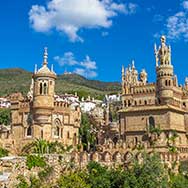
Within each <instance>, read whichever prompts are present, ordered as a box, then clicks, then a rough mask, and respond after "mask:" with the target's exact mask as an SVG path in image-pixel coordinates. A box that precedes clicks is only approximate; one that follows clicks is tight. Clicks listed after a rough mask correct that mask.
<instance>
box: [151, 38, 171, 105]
mask: <svg viewBox="0 0 188 188" xmlns="http://www.w3.org/2000/svg"><path fill="white" fill-rule="evenodd" d="M154 48H155V58H156V73H157V84H156V87H157V88H156V91H157V97H158V102H159V103H160V104H167V103H169V102H170V100H171V99H172V98H173V77H174V76H173V66H172V65H171V47H170V46H167V45H166V37H165V36H162V37H161V45H160V47H159V49H157V47H156V45H155V47H154Z"/></svg>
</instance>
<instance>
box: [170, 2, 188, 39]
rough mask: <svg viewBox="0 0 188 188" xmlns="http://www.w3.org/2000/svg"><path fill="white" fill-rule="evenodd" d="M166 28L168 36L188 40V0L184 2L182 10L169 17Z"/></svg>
mask: <svg viewBox="0 0 188 188" xmlns="http://www.w3.org/2000/svg"><path fill="white" fill-rule="evenodd" d="M166 30H167V36H168V38H170V39H173V40H176V39H179V38H183V39H184V40H185V41H188V1H183V2H182V4H181V11H179V12H177V13H176V14H174V15H173V16H170V17H168V19H167V23H166Z"/></svg>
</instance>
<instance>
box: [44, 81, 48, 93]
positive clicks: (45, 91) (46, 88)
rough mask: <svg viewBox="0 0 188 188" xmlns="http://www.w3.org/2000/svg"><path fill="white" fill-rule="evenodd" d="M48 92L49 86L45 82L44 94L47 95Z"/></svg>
mask: <svg viewBox="0 0 188 188" xmlns="http://www.w3.org/2000/svg"><path fill="white" fill-rule="evenodd" d="M47 93H48V87H47V84H46V83H44V95H46V94H47Z"/></svg>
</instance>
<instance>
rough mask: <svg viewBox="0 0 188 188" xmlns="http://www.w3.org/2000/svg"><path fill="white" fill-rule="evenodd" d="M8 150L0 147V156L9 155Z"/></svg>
mask: <svg viewBox="0 0 188 188" xmlns="http://www.w3.org/2000/svg"><path fill="white" fill-rule="evenodd" d="M8 153H9V152H8V150H6V149H4V148H1V147H0V157H5V156H8Z"/></svg>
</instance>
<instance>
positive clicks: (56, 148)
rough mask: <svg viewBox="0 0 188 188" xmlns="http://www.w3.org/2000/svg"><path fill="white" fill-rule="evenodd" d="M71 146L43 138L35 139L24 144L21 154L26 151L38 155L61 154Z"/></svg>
mask: <svg viewBox="0 0 188 188" xmlns="http://www.w3.org/2000/svg"><path fill="white" fill-rule="evenodd" d="M71 149H72V146H71V145H70V146H67V147H65V146H64V145H63V144H62V143H60V142H57V141H55V142H49V141H46V140H43V139H36V140H35V141H33V142H31V143H29V144H27V145H25V146H24V147H23V149H22V155H27V154H28V153H35V154H39V155H44V154H53V153H57V154H62V153H64V152H69V151H70V150H71Z"/></svg>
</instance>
